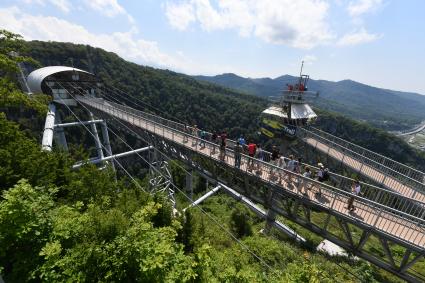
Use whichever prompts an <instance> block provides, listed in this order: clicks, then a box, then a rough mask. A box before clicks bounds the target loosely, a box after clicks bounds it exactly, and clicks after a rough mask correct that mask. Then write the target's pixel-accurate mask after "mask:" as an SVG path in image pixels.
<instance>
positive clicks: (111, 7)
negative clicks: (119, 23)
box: [85, 0, 127, 18]
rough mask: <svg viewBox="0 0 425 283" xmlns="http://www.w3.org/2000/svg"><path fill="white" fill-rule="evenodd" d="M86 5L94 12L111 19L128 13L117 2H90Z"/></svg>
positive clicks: (107, 0)
mask: <svg viewBox="0 0 425 283" xmlns="http://www.w3.org/2000/svg"><path fill="white" fill-rule="evenodd" d="M85 3H86V5H87V6H89V7H90V8H92V9H93V10H95V11H97V12H100V13H101V14H103V15H105V16H107V17H110V18H112V17H115V16H117V15H120V14H126V13H127V12H126V11H125V9H124V8H123V7H122V6H121V5H120V4H118V2H117V1H116V0H90V1H86V2H85Z"/></svg>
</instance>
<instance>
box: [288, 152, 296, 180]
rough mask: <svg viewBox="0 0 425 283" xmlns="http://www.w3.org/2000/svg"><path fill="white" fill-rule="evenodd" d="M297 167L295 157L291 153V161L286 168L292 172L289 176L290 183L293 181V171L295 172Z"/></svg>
mask: <svg viewBox="0 0 425 283" xmlns="http://www.w3.org/2000/svg"><path fill="white" fill-rule="evenodd" d="M295 167H296V161H295V159H294V156H293V155H292V154H291V155H289V161H288V164H287V166H286V169H287V170H288V171H290V172H291V173H289V176H288V182H289V183H292V175H294V174H293V173H292V172H295Z"/></svg>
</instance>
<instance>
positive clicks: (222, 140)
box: [220, 131, 227, 161]
mask: <svg viewBox="0 0 425 283" xmlns="http://www.w3.org/2000/svg"><path fill="white" fill-rule="evenodd" d="M226 139H227V133H226V131H224V132H222V133H221V135H220V160H221V161H224V159H225V157H226Z"/></svg>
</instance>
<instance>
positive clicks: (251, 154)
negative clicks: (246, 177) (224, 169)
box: [248, 142, 257, 170]
mask: <svg viewBox="0 0 425 283" xmlns="http://www.w3.org/2000/svg"><path fill="white" fill-rule="evenodd" d="M256 151H257V145H256V144H255V143H253V142H250V143H249V144H248V155H249V157H250V158H249V159H248V168H249V169H248V170H252V167H253V166H254V156H255V152H256Z"/></svg>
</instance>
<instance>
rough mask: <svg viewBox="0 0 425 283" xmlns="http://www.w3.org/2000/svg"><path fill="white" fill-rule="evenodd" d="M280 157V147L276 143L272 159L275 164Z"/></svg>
mask: <svg viewBox="0 0 425 283" xmlns="http://www.w3.org/2000/svg"><path fill="white" fill-rule="evenodd" d="M278 158H279V149H278V148H277V147H276V146H275V145H274V146H273V147H272V156H271V157H270V159H271V160H270V161H271V163H272V164H273V165H277V159H278Z"/></svg>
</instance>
